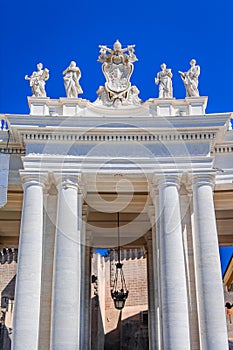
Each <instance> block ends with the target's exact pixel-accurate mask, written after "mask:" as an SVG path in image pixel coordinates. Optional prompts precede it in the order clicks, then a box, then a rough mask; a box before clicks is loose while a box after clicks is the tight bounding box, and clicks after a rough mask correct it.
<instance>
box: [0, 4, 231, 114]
mask: <svg viewBox="0 0 233 350" xmlns="http://www.w3.org/2000/svg"><path fill="white" fill-rule="evenodd" d="M232 13H233V1H232V0H221V1H220V0H196V1H189V2H188V1H184V0H175V1H174V0H167V1H166V0H165V1H161V0H159V1H158V0H144V1H142V0H134V1H126V0H125V1H111V0H108V1H106V0H102V1H100V0H99V1H97V0H92V1H88V0H86V1H85V0H83V1H80V0H69V1H61V0H56V1H55V0H52V1H51V0H40V1H34V0H23V1H19V0H2V1H1V3H0V26H1V27H0V113H17V114H28V113H29V109H28V105H27V96H30V95H31V90H30V87H29V82H28V81H26V80H24V76H25V75H26V74H28V75H31V73H32V72H33V71H34V70H36V64H37V63H39V62H42V63H43V64H44V67H47V68H48V69H49V70H50V79H49V80H48V81H47V84H46V90H47V95H48V97H50V98H59V97H65V90H64V86H63V77H62V71H63V70H64V69H65V68H66V67H67V66H68V65H69V63H70V61H71V60H75V61H76V62H77V65H78V66H79V67H80V69H81V72H82V78H81V80H80V84H81V86H82V89H83V91H84V94H83V95H82V96H80V97H83V98H86V99H89V100H90V101H94V100H95V99H96V97H97V95H96V90H97V88H98V87H99V85H102V84H103V83H104V81H105V80H104V77H103V74H102V71H101V64H100V63H99V62H97V57H98V53H99V49H98V45H99V44H101V45H107V46H109V47H112V45H113V43H114V42H115V40H116V39H119V40H120V41H121V43H122V44H123V46H126V45H129V44H135V45H136V47H135V54H136V55H137V57H138V62H135V64H134V67H135V69H134V73H133V76H132V79H131V81H132V83H133V84H135V85H136V86H137V87H138V88H139V90H140V97H141V99H142V100H144V101H145V100H147V99H148V98H151V97H157V96H158V87H157V86H155V84H154V77H155V75H156V74H157V72H158V71H159V70H160V64H161V63H163V62H165V63H166V64H167V66H168V68H171V69H172V72H173V75H174V76H173V88H174V97H176V98H184V97H185V89H184V86H183V83H182V81H181V79H180V76H179V74H178V70H182V71H186V70H188V69H189V61H190V59H192V58H195V59H196V60H197V63H198V64H199V65H200V66H201V76H200V79H199V90H200V94H201V95H206V96H209V102H208V107H207V113H216V112H231V111H233V29H232V28H233V26H232Z"/></svg>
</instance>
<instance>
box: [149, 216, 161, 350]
mask: <svg viewBox="0 0 233 350" xmlns="http://www.w3.org/2000/svg"><path fill="white" fill-rule="evenodd" d="M153 219H154V216H153ZM154 231H155V228H154V227H152V232H148V233H147V234H146V242H147V281H148V308H149V320H148V321H149V324H148V328H149V329H148V332H149V349H150V350H158V320H157V309H158V289H157V283H156V282H157V270H156V271H155V267H156V266H157V264H156V251H154V249H153V247H154V244H153V240H154V239H155V232H154ZM154 277H156V281H155V278H154Z"/></svg>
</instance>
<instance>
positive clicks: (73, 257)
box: [51, 177, 82, 350]
mask: <svg viewBox="0 0 233 350" xmlns="http://www.w3.org/2000/svg"><path fill="white" fill-rule="evenodd" d="M81 210H82V193H81V192H80V191H79V185H78V177H73V178H65V177H64V178H63V179H62V181H61V183H60V184H59V185H58V208H57V230H56V239H55V240H56V242H55V258H54V286H53V314H52V337H51V349H54V350H61V349H62V350H64V349H66V350H79V349H80V294H81V290H80V288H81V249H80V247H81V237H80V215H81V213H82V211H81ZM81 220H82V218H81Z"/></svg>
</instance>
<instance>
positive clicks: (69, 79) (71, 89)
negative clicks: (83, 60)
mask: <svg viewBox="0 0 233 350" xmlns="http://www.w3.org/2000/svg"><path fill="white" fill-rule="evenodd" d="M63 75H64V77H63V79H64V85H65V90H66V96H67V97H68V98H77V97H78V94H82V93H83V90H82V88H81V86H80V85H79V79H80V78H81V71H80V69H79V67H77V66H76V62H74V61H71V62H70V65H69V67H67V68H66V69H65V70H64V72H63Z"/></svg>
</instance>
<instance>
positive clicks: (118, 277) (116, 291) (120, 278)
mask: <svg viewBox="0 0 233 350" xmlns="http://www.w3.org/2000/svg"><path fill="white" fill-rule="evenodd" d="M119 221H120V220H119V213H117V224H118V225H117V226H118V262H117V263H116V273H115V278H114V283H113V289H112V290H111V296H112V299H113V301H114V305H115V308H116V309H117V310H122V309H123V308H124V306H125V301H126V299H127V298H128V294H129V291H128V290H127V287H126V283H125V278H124V273H123V269H122V267H123V264H122V263H121V261H120V225H119ZM118 287H120V288H118Z"/></svg>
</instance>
